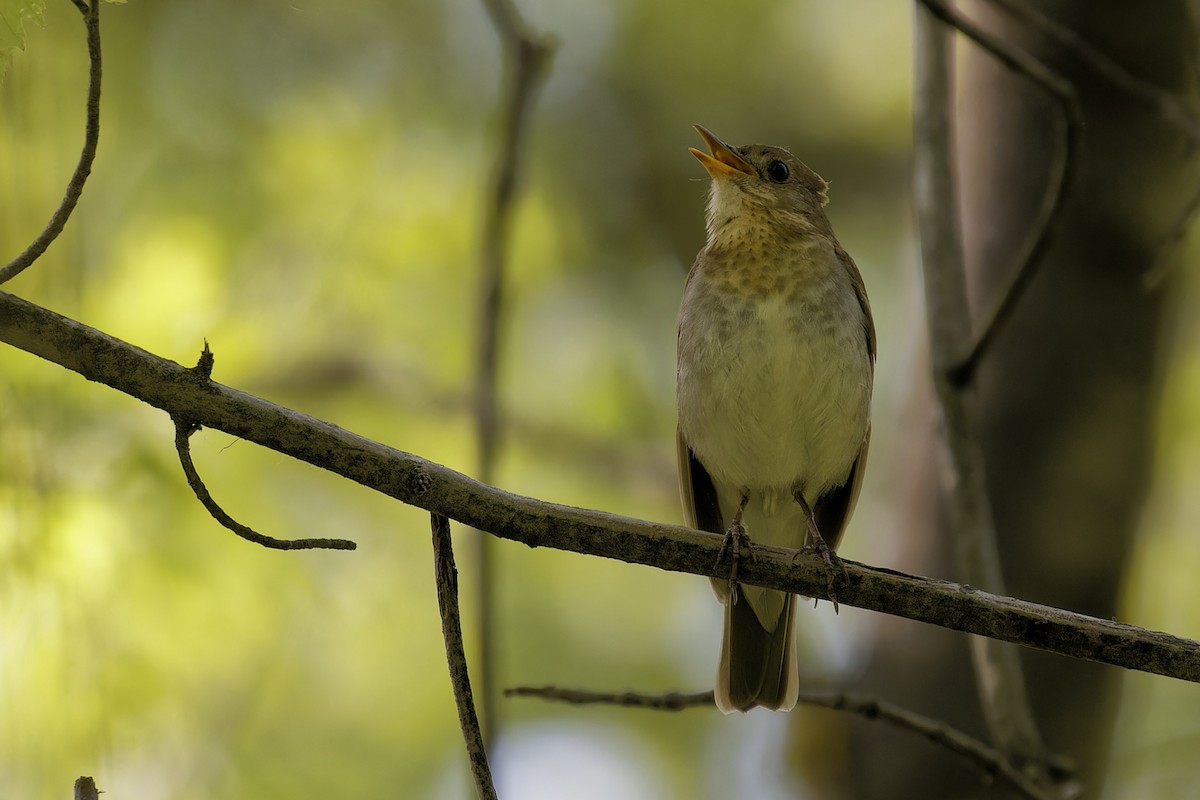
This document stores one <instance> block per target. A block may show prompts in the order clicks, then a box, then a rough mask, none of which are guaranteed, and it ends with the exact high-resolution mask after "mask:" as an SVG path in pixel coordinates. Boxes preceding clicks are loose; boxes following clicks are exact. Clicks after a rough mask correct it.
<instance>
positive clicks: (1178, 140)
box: [851, 0, 1200, 798]
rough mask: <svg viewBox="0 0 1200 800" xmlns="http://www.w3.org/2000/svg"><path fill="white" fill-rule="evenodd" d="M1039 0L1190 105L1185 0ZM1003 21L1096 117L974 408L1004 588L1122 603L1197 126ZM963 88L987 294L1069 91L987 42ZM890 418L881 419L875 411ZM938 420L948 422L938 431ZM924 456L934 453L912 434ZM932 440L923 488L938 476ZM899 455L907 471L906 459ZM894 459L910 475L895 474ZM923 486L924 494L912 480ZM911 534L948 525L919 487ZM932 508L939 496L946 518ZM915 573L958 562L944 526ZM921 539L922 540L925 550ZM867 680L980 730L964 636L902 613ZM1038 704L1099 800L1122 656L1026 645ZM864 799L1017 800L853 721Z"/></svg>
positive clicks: (976, 272)
mask: <svg viewBox="0 0 1200 800" xmlns="http://www.w3.org/2000/svg"><path fill="white" fill-rule="evenodd" d="M1030 5H1036V7H1037V8H1038V9H1039V10H1041V11H1042V13H1044V14H1046V15H1048V16H1049V17H1050V18H1051V19H1053V20H1055V21H1056V22H1058V23H1059V24H1061V25H1063V26H1065V27H1067V28H1069V29H1071V30H1073V31H1075V32H1077V33H1079V34H1080V35H1081V36H1082V37H1083V38H1084V39H1085V40H1086V41H1087V42H1088V43H1090V44H1091V45H1092V46H1093V47H1094V48H1096V49H1097V50H1099V51H1100V52H1102V53H1104V54H1106V55H1108V56H1109V57H1111V58H1112V59H1113V60H1115V61H1116V62H1118V63H1119V64H1120V65H1121V66H1122V67H1124V68H1125V69H1126V70H1127V71H1128V72H1130V73H1132V74H1134V75H1136V76H1137V77H1139V78H1141V79H1143V80H1145V81H1147V82H1148V83H1150V84H1152V85H1154V86H1156V87H1161V89H1163V90H1165V91H1168V92H1171V93H1174V94H1176V95H1178V96H1179V97H1180V98H1181V99H1184V100H1185V101H1186V102H1187V103H1188V104H1189V107H1190V108H1194V107H1195V105H1196V103H1195V100H1196V86H1195V76H1194V74H1193V72H1192V70H1193V64H1192V60H1191V59H1192V56H1193V53H1194V50H1195V47H1196V43H1197V40H1196V36H1195V33H1194V31H1193V27H1192V25H1191V21H1190V19H1189V18H1188V14H1187V9H1186V7H1185V5H1184V3H1182V2H1166V1H1165V0H1163V1H1162V2H1157V3H1122V2H1116V1H1115V0H1109V1H1108V2H1095V0H1057V1H1056V2H1043V3H1037V4H1030ZM978 18H979V19H981V20H983V19H985V20H986V22H987V24H988V27H989V29H991V30H992V31H995V32H997V33H999V34H1000V35H1002V36H1003V37H1004V39H1006V40H1007V41H1009V42H1012V43H1014V44H1016V45H1018V46H1019V47H1022V48H1024V49H1026V50H1028V51H1030V52H1032V53H1034V54H1035V55H1037V56H1038V57H1039V58H1041V59H1042V60H1044V61H1045V62H1046V63H1048V64H1049V65H1050V66H1051V67H1052V68H1053V69H1055V70H1056V71H1058V72H1060V73H1061V74H1062V75H1064V76H1065V77H1067V78H1068V79H1070V80H1071V81H1072V82H1073V84H1074V85H1075V87H1076V88H1077V90H1078V92H1079V95H1080V99H1081V101H1082V104H1083V108H1084V114H1085V119H1086V122H1085V130H1084V133H1083V141H1082V144H1081V147H1080V148H1079V150H1080V151H1079V152H1078V153H1077V156H1076V158H1077V161H1076V164H1077V172H1076V180H1075V182H1074V185H1073V186H1072V188H1071V194H1070V198H1069V200H1068V203H1067V207H1066V208H1065V209H1064V210H1063V213H1062V217H1061V219H1060V221H1059V227H1058V229H1057V233H1056V235H1055V239H1054V242H1053V245H1052V247H1051V249H1050V251H1049V252H1048V253H1047V254H1046V256H1045V258H1044V260H1043V262H1042V263H1041V266H1040V268H1039V272H1038V274H1037V275H1036V277H1035V278H1034V280H1033V282H1032V283H1031V284H1030V285H1029V287H1028V291H1027V293H1026V295H1025V296H1024V297H1023V298H1022V299H1021V301H1020V304H1019V306H1018V307H1017V309H1016V311H1015V313H1014V314H1013V316H1012V318H1011V319H1010V321H1009V324H1008V325H1007V326H1006V327H1005V328H1004V329H1003V330H1002V331H1001V333H1000V334H999V336H998V338H997V339H996V341H995V343H994V347H993V349H992V351H991V352H990V354H989V355H988V356H987V357H986V359H985V361H984V363H983V366H982V368H981V370H980V373H979V376H978V381H977V384H976V385H977V387H978V392H979V412H980V413H979V422H980V433H981V438H982V445H983V447H984V451H985V458H986V461H987V469H988V483H989V489H990V492H991V496H992V505H993V507H994V509H995V513H996V525H997V530H998V533H999V537H1000V545H1001V549H1002V559H1003V564H1004V572H1005V578H1006V581H1007V587H1008V590H1009V591H1010V592H1011V593H1012V594H1014V595H1016V596H1018V597H1022V598H1027V599H1030V600H1035V601H1038V602H1043V603H1048V604H1051V605H1057V606H1061V607H1064V608H1069V609H1072V610H1075V611H1082V612H1085V613H1089V614H1093V615H1096V616H1100V617H1112V616H1115V615H1116V611H1117V599H1118V597H1117V595H1118V589H1119V586H1120V582H1121V578H1122V574H1123V570H1124V567H1125V564H1126V562H1127V560H1128V555H1129V552H1130V549H1131V547H1132V545H1133V539H1134V535H1135V533H1136V530H1137V523H1138V519H1139V512H1140V510H1141V507H1142V503H1143V501H1144V499H1145V497H1146V493H1147V490H1148V487H1149V482H1150V478H1151V468H1152V462H1153V458H1152V456H1153V453H1152V445H1153V438H1154V437H1153V429H1154V420H1155V415H1156V412H1157V408H1158V401H1159V395H1160V387H1161V380H1160V376H1161V371H1162V370H1161V367H1162V364H1163V361H1164V352H1165V350H1166V344H1167V343H1168V342H1169V340H1170V336H1169V334H1170V328H1169V326H1168V325H1164V319H1165V318H1166V317H1168V316H1169V313H1168V312H1169V311H1170V309H1171V301H1172V297H1173V293H1174V291H1175V287H1176V286H1177V285H1178V281H1177V280H1176V279H1177V277H1178V272H1179V267H1178V263H1177V262H1178V259H1177V258H1168V260H1167V261H1166V262H1165V263H1166V265H1167V271H1166V273H1165V276H1164V277H1163V278H1162V279H1161V280H1160V281H1159V282H1158V283H1157V284H1156V285H1154V286H1153V287H1151V288H1147V282H1146V279H1147V277H1148V275H1150V274H1151V273H1152V272H1154V271H1155V265H1156V259H1157V258H1158V257H1159V256H1160V251H1161V250H1162V247H1161V245H1160V242H1161V241H1162V238H1163V237H1164V235H1165V234H1166V233H1167V231H1168V230H1169V229H1170V227H1171V225H1172V222H1173V220H1174V219H1175V217H1176V215H1177V214H1178V213H1179V212H1180V210H1181V209H1182V208H1183V206H1184V205H1185V204H1186V203H1187V201H1188V199H1189V198H1190V195H1191V194H1192V193H1194V192H1195V191H1196V190H1197V186H1200V181H1198V180H1197V171H1196V169H1195V163H1194V161H1195V160H1194V159H1193V158H1191V150H1190V149H1189V146H1188V143H1187V140H1186V138H1185V137H1184V136H1183V135H1182V133H1181V132H1180V131H1179V129H1178V128H1176V127H1173V126H1172V125H1171V124H1170V123H1168V122H1166V121H1164V119H1163V118H1162V117H1161V116H1159V115H1158V114H1157V113H1156V112H1155V110H1154V108H1153V107H1152V106H1151V105H1149V104H1148V103H1146V102H1144V101H1142V100H1139V99H1136V98H1134V97H1132V96H1131V95H1130V94H1129V93H1127V92H1124V91H1122V90H1120V89H1118V88H1116V87H1114V86H1113V85H1112V84H1111V83H1110V82H1108V81H1107V80H1105V79H1104V78H1103V77H1101V76H1098V75H1097V74H1096V73H1095V72H1094V71H1093V70H1091V69H1090V68H1089V67H1087V66H1086V65H1084V64H1083V63H1082V62H1081V61H1080V60H1079V59H1078V58H1076V57H1073V56H1072V55H1071V54H1070V53H1068V52H1066V51H1064V50H1063V48H1062V47H1061V46H1059V45H1057V44H1055V43H1054V42H1053V41H1051V40H1049V39H1048V38H1045V37H1043V36H1040V35H1038V34H1036V33H1033V32H1031V31H1030V30H1029V29H1028V28H1023V27H1022V26H1021V25H1019V24H1017V23H1014V22H1012V21H1011V20H1009V19H1008V18H1006V17H1003V16H1001V15H999V14H988V15H986V16H985V15H984V14H983V13H980V14H979V15H978ZM960 63H961V65H962V68H963V69H962V73H961V87H960V91H959V104H960V106H959V112H958V126H959V127H958V140H959V158H958V163H959V175H960V178H959V182H960V187H961V207H962V211H963V228H964V231H963V233H964V244H965V248H966V257H967V262H968V269H969V272H970V275H969V281H970V284H971V287H972V293H973V297H974V298H975V299H976V300H977V302H976V303H975V305H976V308H977V311H978V309H983V308H987V307H989V306H990V304H991V301H992V300H993V299H994V297H995V295H996V293H997V292H998V291H999V289H1000V287H1002V286H1003V285H1004V284H1005V283H1006V278H1007V272H1008V270H1009V269H1010V266H1011V264H1012V261H1013V258H1014V254H1015V253H1016V251H1017V249H1018V248H1019V246H1020V244H1021V242H1022V241H1023V238H1024V237H1025V235H1026V234H1027V232H1028V230H1029V226H1030V224H1031V222H1032V219H1033V217H1034V216H1035V214H1036V213H1037V208H1038V206H1039V202H1040V198H1041V194H1042V192H1043V190H1044V186H1045V182H1046V176H1047V171H1048V165H1049V162H1050V159H1051V154H1052V152H1053V147H1052V143H1053V138H1052V137H1053V130H1054V128H1053V126H1052V117H1051V115H1052V114H1053V113H1054V112H1053V106H1052V105H1051V102H1050V101H1049V100H1048V99H1046V97H1045V96H1044V95H1043V94H1041V93H1040V92H1039V90H1037V89H1036V88H1034V87H1033V86H1032V85H1031V84H1030V83H1029V82H1028V81H1027V80H1025V79H1023V78H1021V77H1019V76H1016V75H1013V74H1012V73H1010V72H1009V71H1008V70H1006V69H1005V68H1003V67H1001V66H999V65H997V64H996V62H995V61H994V60H993V59H992V58H991V57H990V56H988V55H987V54H985V53H983V52H981V51H980V50H979V49H978V48H976V47H975V46H974V45H970V44H968V45H967V46H966V49H965V54H964V58H963V59H962V61H961V62H960ZM881 424H882V422H881ZM929 433H930V435H931V436H936V435H937V431H936V430H935V429H933V428H932V427H931V429H930V431H929ZM915 450H916V452H919V453H921V452H923V453H929V454H936V452H937V448H934V447H930V446H923V447H921V446H918V447H917V448H915ZM935 461H936V456H932V457H929V458H926V459H925V462H924V463H925V475H924V486H925V489H926V491H928V492H929V493H933V492H936V491H937V489H936V487H937V482H938V480H937V475H936V469H937V465H936V464H935ZM897 466H898V465H897ZM897 474H900V473H899V472H898V473H897ZM918 496H920V494H919V493H918ZM914 506H915V508H914V510H915V511H916V514H915V515H914V517H913V522H912V531H913V532H914V535H919V534H917V533H916V532H918V531H920V530H922V529H923V528H924V529H928V528H931V527H933V526H934V523H933V521H931V520H930V518H929V516H927V515H926V513H927V512H928V511H929V510H930V509H936V503H929V502H917V503H915V504H914ZM935 514H936V512H935ZM941 527H942V528H943V530H942V533H941V540H940V541H938V542H937V543H936V545H935V546H934V547H933V550H935V551H938V552H940V553H941V555H940V556H935V557H934V558H933V559H932V560H933V561H934V562H935V563H933V564H923V565H920V566H919V567H918V566H917V565H906V566H913V567H914V568H923V569H930V570H933V571H934V574H939V575H949V576H953V575H954V574H955V570H954V568H953V567H952V566H949V565H952V563H953V562H952V560H951V558H950V557H949V552H950V548H949V533H948V532H947V531H945V530H944V525H943V526H941ZM914 550H915V551H920V550H922V548H921V547H920V545H919V544H918V545H916V546H914ZM886 627H887V629H888V630H887V632H886V634H885V635H884V636H883V638H882V640H881V646H880V648H879V650H878V651H877V655H876V658H875V661H874V664H873V666H872V672H871V674H870V676H869V677H868V679H867V680H866V681H864V683H863V688H867V689H870V690H873V691H876V692H879V693H880V694H881V695H883V696H886V697H888V698H889V699H893V700H896V701H898V702H903V703H905V704H909V705H911V706H913V707H914V708H916V709H917V710H920V711H922V712H924V713H928V714H932V715H934V716H937V717H940V718H942V719H945V720H946V721H948V722H951V723H953V724H956V725H959V726H962V727H965V728H967V729H968V730H971V731H972V732H974V733H976V734H978V735H980V736H986V734H985V733H984V727H983V724H982V721H981V718H980V716H979V711H978V702H977V700H976V699H975V697H974V686H973V683H972V677H971V666H970V663H969V660H968V657H967V648H966V643H965V642H964V641H963V640H962V637H959V636H955V635H953V634H948V633H947V632H945V631H930V630H923V629H921V628H919V627H917V626H911V625H893V624H892V623H890V622H889V623H888V624H887V626H886ZM1023 655H1024V663H1025V665H1026V669H1027V681H1028V687H1029V693H1030V701H1031V703H1032V705H1033V708H1034V710H1035V712H1036V714H1037V716H1038V720H1039V725H1040V726H1041V729H1042V734H1043V736H1044V738H1045V740H1046V743H1047V745H1048V747H1049V748H1050V749H1051V751H1052V752H1055V753H1058V754H1062V755H1065V756H1067V757H1068V758H1070V759H1072V760H1074V762H1075V763H1076V765H1077V767H1078V769H1079V774H1080V778H1081V779H1082V780H1083V781H1084V784H1085V793H1084V796H1085V797H1096V796H1099V794H1100V792H1101V788H1102V782H1103V778H1104V772H1105V766H1106V762H1107V757H1106V756H1107V753H1108V748H1109V744H1110V740H1111V734H1112V726H1113V722H1114V717H1115V712H1116V708H1117V699H1118V696H1119V689H1120V677H1121V676H1120V673H1119V671H1117V670H1115V669H1112V668H1107V667H1101V666H1098V665H1094V664H1088V663H1083V662H1078V661H1072V660H1068V659H1063V658H1058V657H1055V656H1049V655H1045V654H1040V653H1035V652H1032V651H1026V652H1025V653H1024V654H1023ZM853 727H854V735H853V738H854V752H855V753H856V755H857V757H852V758H853V760H852V770H851V773H852V775H853V777H852V779H851V780H852V783H853V786H854V790H853V794H854V795H855V796H858V797H863V798H874V797H944V798H950V797H993V796H994V797H1001V796H1006V795H1005V793H1004V792H1003V791H1001V790H1000V789H999V788H997V787H988V786H986V785H985V782H984V780H983V779H982V776H980V775H979V774H978V773H977V772H973V771H972V770H971V769H970V768H969V767H966V766H964V765H962V764H959V763H957V762H956V760H955V759H954V758H953V757H951V756H949V755H948V754H946V753H945V752H943V751H939V750H938V749H937V748H936V747H933V746H931V745H930V744H928V743H927V742H924V741H914V740H913V739H911V738H906V737H904V736H902V735H899V734H892V733H884V734H881V733H880V731H879V728H878V727H877V726H870V727H868V726H865V725H862V724H857V723H856V724H854V726H853Z"/></svg>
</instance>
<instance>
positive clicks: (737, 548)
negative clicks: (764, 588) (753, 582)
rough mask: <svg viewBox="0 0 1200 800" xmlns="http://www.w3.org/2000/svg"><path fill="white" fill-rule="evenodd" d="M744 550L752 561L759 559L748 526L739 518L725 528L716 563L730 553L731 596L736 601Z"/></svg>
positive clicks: (718, 563) (718, 564)
mask: <svg viewBox="0 0 1200 800" xmlns="http://www.w3.org/2000/svg"><path fill="white" fill-rule="evenodd" d="M742 550H745V551H746V553H747V554H749V556H750V560H751V561H758V556H756V555H754V547H753V545H752V544H751V543H750V535H749V534H747V533H746V526H745V525H743V524H742V523H741V521H740V520H739V521H735V522H734V523H733V524H732V525H730V526H729V527H728V528H726V529H725V539H724V540H723V541H722V542H721V549H720V550H719V551H718V552H717V563H716V564H715V565H714V566H720V564H721V562H722V561H723V560H724V559H725V554H726V553H728V554H729V596H730V597H731V598H732V601H733V602H735V603H736V602H737V595H738V590H737V587H738V584H737V577H738V564H739V563H740V562H741V560H742Z"/></svg>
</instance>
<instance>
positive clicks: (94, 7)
mask: <svg viewBox="0 0 1200 800" xmlns="http://www.w3.org/2000/svg"><path fill="white" fill-rule="evenodd" d="M72 2H73V3H74V5H75V7H76V8H78V9H79V11H80V13H82V14H83V20H84V24H85V25H86V27H87V48H88V63H89V65H90V66H89V68H88V93H87V124H86V130H85V133H84V137H83V150H82V151H81V152H80V153H79V163H77V164H76V165H75V172H74V174H72V175H71V180H70V181H69V182H68V183H67V191H66V194H65V195H63V199H62V202H61V203H59V204H58V208H57V209H56V210H55V212H54V214H53V215H52V216H51V217H50V222H48V223H47V224H46V227H45V229H44V230H43V231H42V232H41V233H40V234H38V237H37V238H36V239H34V240H33V241H32V242H31V243H30V244H29V246H28V247H26V248H25V250H24V251H22V252H21V254H20V255H18V256H17V257H16V258H14V259H13V260H12V261H10V262H8V263H7V264H5V265H4V266H3V267H0V283H4V282H5V281H7V280H9V279H11V278H14V277H16V276H17V275H20V274H21V272H23V271H24V270H25V268H26V267H28V266H30V265H31V264H33V262H35V261H37V260H38V259H39V258H40V257H41V255H42V253H44V252H46V248H48V247H49V246H50V244H51V243H52V242H53V241H54V240H55V239H57V238H58V235H59V234H60V233H62V230H63V228H64V227H66V224H67V220H68V219H70V217H71V212H72V211H74V210H75V204H76V203H78V202H79V197H80V195H82V194H83V186H84V184H85V183H87V179H88V176H89V175H91V174H92V162H93V161H95V160H96V147H97V145H98V143H99V141H100V73H101V69H100V66H101V65H100V2H101V0H92V2H91V5H88V4H87V3H84V2H83V0H72Z"/></svg>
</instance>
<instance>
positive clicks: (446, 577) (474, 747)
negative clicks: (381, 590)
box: [430, 513, 496, 800]
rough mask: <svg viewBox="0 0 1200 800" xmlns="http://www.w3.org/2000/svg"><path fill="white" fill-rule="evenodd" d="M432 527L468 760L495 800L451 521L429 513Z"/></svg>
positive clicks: (483, 792)
mask: <svg viewBox="0 0 1200 800" xmlns="http://www.w3.org/2000/svg"><path fill="white" fill-rule="evenodd" d="M430 524H431V527H432V528H433V572H434V578H435V579H436V581H437V599H438V611H440V612H441V615H442V639H443V640H444V641H445V642H446V664H447V666H449V668H450V685H451V686H453V687H454V702H455V705H457V706H458V724H459V727H460V728H462V732H463V739H464V740H466V744H467V758H468V759H469V760H470V762H471V775H472V777H473V778H474V779H475V793H476V795H477V796H478V797H479V798H480V800H496V787H495V786H494V785H493V783H492V771H491V769H490V768H489V767H488V757H487V749H486V748H484V746H483V734H482V733H481V732H480V729H479V717H478V716H476V714H475V701H474V700H473V699H472V697H471V676H470V675H469V674H468V672H467V654H466V653H465V652H464V651H463V636H462V622H461V620H460V617H459V613H458V569H457V568H456V567H455V566H454V547H453V545H452V543H451V541H450V520H448V519H446V518H445V517H444V516H442V515H441V514H437V513H434V514H430Z"/></svg>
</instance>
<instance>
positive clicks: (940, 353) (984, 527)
mask: <svg viewBox="0 0 1200 800" xmlns="http://www.w3.org/2000/svg"><path fill="white" fill-rule="evenodd" d="M925 4H926V5H927V6H930V5H934V6H936V5H938V4H931V3H929V2H926V3H925ZM935 16H939V15H938V14H937V12H936V11H934V13H933V14H929V13H926V12H925V11H924V10H922V9H921V8H917V10H916V20H915V26H914V30H915V51H916V54H915V60H916V79H915V81H914V108H913V128H914V133H913V141H914V143H915V144H914V175H915V196H916V206H917V218H918V223H919V228H920V232H921V251H922V272H923V275H924V284H925V313H926V316H927V319H928V326H929V339H930V348H931V350H932V353H933V364H934V375H933V378H934V388H935V389H936V391H937V397H938V403H939V405H940V406H941V410H942V419H943V423H944V437H945V442H946V451H947V454H948V456H949V461H950V470H951V474H952V475H953V479H952V480H951V481H949V483H950V484H951V485H952V489H950V491H949V494H950V501H951V503H952V508H953V512H954V520H955V536H954V547H955V550H956V552H957V554H958V560H959V563H960V565H961V568H962V571H963V574H964V575H965V576H966V579H967V580H968V581H970V582H971V583H974V584H976V585H979V586H982V587H983V588H985V589H987V590H989V591H992V592H997V593H1003V592H1004V578H1003V575H1002V573H1001V569H1000V556H999V549H998V548H997V546H996V531H995V525H994V522H993V518H992V510H991V502H990V498H989V497H988V490H987V484H986V481H985V473H984V461H983V453H982V451H981V450H980V448H979V444H978V442H977V441H976V438H975V434H974V429H973V425H972V423H971V419H970V409H969V407H968V401H967V396H966V393H965V391H964V388H963V387H962V386H961V385H958V384H956V383H955V382H953V381H952V380H951V378H950V372H949V371H947V370H946V369H945V367H946V365H947V364H948V363H950V359H951V358H952V354H953V353H954V350H955V348H956V347H957V346H958V345H959V343H961V342H964V341H968V340H969V339H970V333H971V321H970V316H969V313H970V312H969V308H968V304H967V288H966V270H965V268H964V265H963V257H962V243H961V241H960V240H959V221H958V215H957V213H956V209H957V207H958V204H957V197H956V192H955V186H954V170H953V156H952V153H953V123H952V114H951V97H953V90H952V88H951V86H952V75H953V71H952V61H951V58H950V53H951V47H950V44H951V39H950V36H949V33H950V32H949V30H948V29H946V28H944V27H943V26H941V25H939V24H938V23H937V22H936V21H935V20H934V17H935ZM1008 296H1010V297H1011V296H1012V295H1011V293H1009V294H1008ZM971 661H972V664H973V665H974V668H975V683H976V686H977V688H978V692H979V700H980V704H981V705H982V707H983V712H984V718H985V719H986V720H987V724H988V729H989V730H990V731H991V733H992V736H993V738H994V739H995V741H996V743H997V744H998V745H999V747H1000V748H1001V749H1002V750H1003V751H1004V752H1005V753H1006V754H1007V756H1008V757H1009V758H1011V759H1012V760H1013V761H1015V762H1016V763H1018V764H1020V765H1021V766H1022V767H1025V766H1026V765H1029V766H1031V767H1032V768H1033V770H1034V771H1035V773H1037V774H1038V775H1039V777H1040V778H1041V779H1042V780H1039V783H1043V782H1046V783H1048V782H1049V780H1050V777H1049V776H1050V771H1049V769H1048V766H1047V765H1048V762H1049V758H1048V756H1047V753H1046V749H1045V746H1044V744H1043V743H1042V738H1041V735H1040V734H1039V732H1038V729H1037V724H1036V722H1035V721H1034V717H1033V711H1032V709H1031V708H1030V706H1029V701H1028V698H1027V696H1026V692H1025V675H1024V672H1023V671H1022V669H1021V662H1020V659H1019V658H1018V654H1017V652H1016V650H1015V649H1013V648H1012V647H1007V646H1004V645H1001V644H1000V643H998V642H997V641H996V640H994V639H972V640H971Z"/></svg>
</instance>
